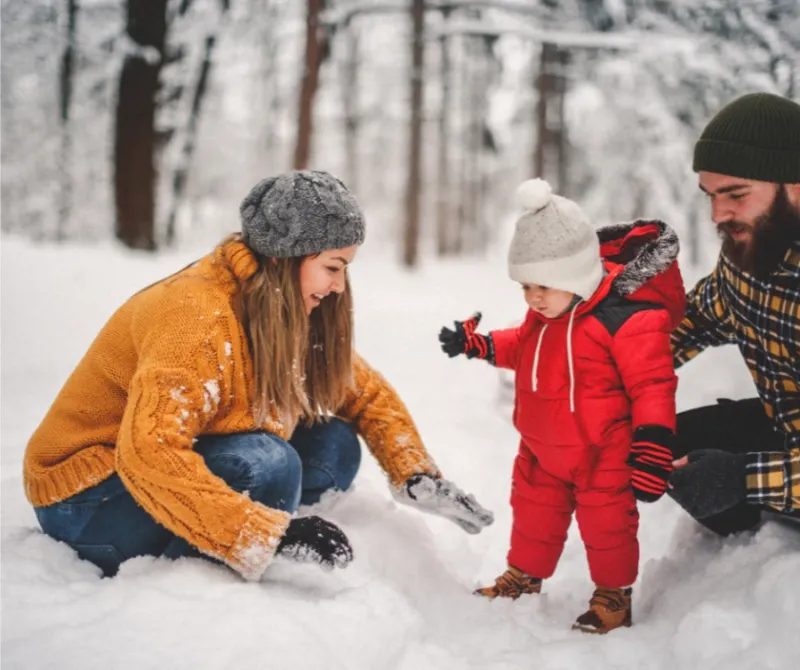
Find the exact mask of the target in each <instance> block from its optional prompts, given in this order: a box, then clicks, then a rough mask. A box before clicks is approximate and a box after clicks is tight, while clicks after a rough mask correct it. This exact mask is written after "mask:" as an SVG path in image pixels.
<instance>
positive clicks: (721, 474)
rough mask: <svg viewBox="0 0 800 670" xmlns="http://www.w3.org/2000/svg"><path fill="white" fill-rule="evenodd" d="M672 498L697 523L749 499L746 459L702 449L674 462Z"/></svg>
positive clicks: (670, 489) (719, 451) (725, 452)
mask: <svg viewBox="0 0 800 670" xmlns="http://www.w3.org/2000/svg"><path fill="white" fill-rule="evenodd" d="M674 465H675V471H674V472H673V473H672V474H671V475H670V478H669V495H670V496H671V497H672V498H673V499H674V500H675V502H677V503H678V504H679V505H680V506H681V507H683V508H684V509H685V510H686V511H687V512H689V514H691V515H692V516H693V517H694V518H695V519H705V518H707V517H710V516H714V515H715V514H719V513H720V512H724V511H725V510H726V509H730V508H731V507H734V506H735V505H738V504H739V503H740V502H742V501H743V500H745V499H746V497H747V488H746V486H745V473H744V469H745V455H744V454H731V453H729V452H727V451H722V450H720V449H699V450H698V451H692V452H690V453H689V455H688V456H687V457H685V458H682V459H679V460H677V461H675V463H674Z"/></svg>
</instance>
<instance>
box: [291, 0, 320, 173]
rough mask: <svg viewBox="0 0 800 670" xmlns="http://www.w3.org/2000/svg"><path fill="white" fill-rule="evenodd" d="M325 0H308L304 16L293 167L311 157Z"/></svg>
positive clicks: (297, 166) (300, 166)
mask: <svg viewBox="0 0 800 670" xmlns="http://www.w3.org/2000/svg"><path fill="white" fill-rule="evenodd" d="M324 4H325V0H308V13H307V17H306V61H305V62H306V65H305V69H304V71H303V83H302V86H301V88H300V113H299V117H298V120H297V143H296V145H295V150H294V169H295V170H302V169H305V168H307V167H308V161H309V158H310V157H311V138H312V134H313V132H314V98H315V97H316V95H317V87H318V85H319V69H320V66H321V65H322V52H323V42H324V38H322V37H321V36H320V34H319V15H320V12H322V9H323V8H324Z"/></svg>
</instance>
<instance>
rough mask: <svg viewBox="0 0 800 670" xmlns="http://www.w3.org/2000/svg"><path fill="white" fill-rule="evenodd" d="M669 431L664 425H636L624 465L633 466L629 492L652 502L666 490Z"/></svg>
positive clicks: (670, 437) (669, 456)
mask: <svg viewBox="0 0 800 670" xmlns="http://www.w3.org/2000/svg"><path fill="white" fill-rule="evenodd" d="M671 443H672V431H671V430H670V429H669V428H666V427H664V426H640V427H639V428H637V429H636V431H635V432H634V434H633V444H631V452H630V455H629V456H628V461H627V463H628V465H629V466H630V467H632V468H633V474H632V475H631V486H632V487H633V495H634V496H635V497H636V499H637V500H641V501H642V502H655V501H656V500H658V499H659V498H660V497H661V496H663V495H664V492H665V491H666V490H667V481H668V480H669V476H670V473H671V472H672V469H673V467H672V449H671V448H670V444H671Z"/></svg>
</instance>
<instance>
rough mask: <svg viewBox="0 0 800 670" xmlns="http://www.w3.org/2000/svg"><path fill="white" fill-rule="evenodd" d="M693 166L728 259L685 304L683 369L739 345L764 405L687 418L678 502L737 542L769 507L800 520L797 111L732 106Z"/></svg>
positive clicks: (768, 103)
mask: <svg viewBox="0 0 800 670" xmlns="http://www.w3.org/2000/svg"><path fill="white" fill-rule="evenodd" d="M693 167H694V170H695V172H697V173H698V175H699V182H700V188H701V190H702V191H703V192H704V193H705V194H706V195H707V196H708V198H709V200H710V201H711V212H712V219H713V221H714V223H715V224H716V226H717V230H718V232H719V234H720V236H721V237H722V252H721V254H720V256H719V260H718V261H717V265H716V267H715V268H714V271H713V272H712V273H711V274H710V275H709V276H708V277H705V278H704V279H702V280H700V282H698V284H697V285H696V286H695V287H694V288H693V289H692V290H691V291H690V292H689V294H688V296H687V298H688V307H687V310H686V316H685V318H684V319H683V321H682V322H681V324H680V325H679V326H678V328H677V329H676V330H675V332H674V333H673V335H672V346H673V354H674V360H675V366H676V367H678V366H680V365H682V364H683V363H685V362H686V361H688V360H690V359H691V358H693V357H694V356H696V355H697V354H699V353H700V352H701V351H703V349H705V348H707V347H714V346H719V345H722V344H736V346H737V347H738V348H739V351H740V352H741V354H742V356H743V357H744V360H745V362H746V364H747V367H748V368H749V370H750V373H751V374H752V376H753V380H754V381H755V384H756V387H757V389H758V395H759V397H758V398H754V399H748V400H741V401H736V402H734V401H731V400H720V401H718V404H717V405H714V406H710V407H701V408H698V409H694V410H690V411H688V412H683V413H682V414H680V415H679V416H678V429H677V435H676V437H675V443H674V446H673V452H674V456H675V458H676V459H678V460H677V461H676V464H675V465H676V469H675V471H674V472H673V474H672V476H671V478H670V485H671V487H672V488H671V490H670V495H671V496H672V497H673V498H674V499H675V500H676V501H677V502H678V503H679V504H680V505H681V506H682V507H683V508H684V509H686V510H687V511H688V512H689V513H690V514H691V515H692V516H693V517H694V518H695V519H697V520H698V521H700V523H702V524H703V525H705V526H706V527H708V528H709V529H711V530H712V531H714V532H716V533H718V534H720V535H728V534H730V533H735V532H739V531H743V530H748V529H751V528H755V527H756V526H757V525H758V523H759V521H760V518H761V513H762V511H764V510H773V511H777V512H779V513H780V514H781V515H785V516H787V517H789V516H792V517H794V516H797V515H800V105H798V104H796V103H795V102H792V101H791V100H788V99H786V98H782V97H780V96H776V95H771V94H767V93H755V94H750V95H745V96H743V97H741V98H739V99H737V100H734V101H733V102H731V103H730V104H728V105H727V106H726V107H725V108H723V109H722V111H720V112H719V113H718V114H717V115H716V116H715V117H714V118H713V119H712V120H711V122H710V123H709V124H708V126H706V128H705V130H704V131H703V133H702V135H701V137H700V140H699V141H698V143H697V145H696V146H695V152H694V165H693Z"/></svg>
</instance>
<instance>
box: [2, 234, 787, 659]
mask: <svg viewBox="0 0 800 670" xmlns="http://www.w3.org/2000/svg"><path fill="white" fill-rule="evenodd" d="M202 253H204V250H200V251H197V252H196V253H188V252H185V251H183V252H181V253H172V254H164V255H159V256H149V255H141V254H135V253H130V252H124V251H121V250H120V249H118V248H117V247H114V246H111V245H105V246H95V247H78V246H65V247H57V246H35V245H33V244H32V243H30V242H26V241H23V240H19V239H15V238H8V237H6V238H4V239H3V241H2V449H1V450H0V452H1V454H2V665H3V668H6V669H8V670H11V669H12V668H25V669H39V668H59V669H64V670H67V669H70V668H81V669H82V670H89V669H91V668H104V669H107V668H137V669H139V668H170V669H172V668H192V669H193V670H196V669H197V668H243V667H258V668H292V670H303V669H305V668H309V669H311V668H315V669H316V668H331V669H333V668H347V669H348V670H355V669H361V668H364V669H370V670H373V669H376V668H381V669H383V668H397V669H401V668H402V669H412V668H413V669H417V668H425V669H434V668H442V669H446V670H453V669H456V668H458V669H460V668H496V669H500V668H537V670H546V669H549V668H552V669H556V668H577V667H596V668H637V669H649V668H654V669H655V668H665V669H667V668H668V669H669V670H675V669H691V668H702V669H703V670H714V669H719V670H722V669H724V670H733V669H750V668H759V669H760V670H767V669H772V668H774V669H776V670H777V669H787V668H792V667H797V665H796V662H797V657H798V654H797V644H796V627H797V625H796V624H797V621H798V617H799V616H800V580H798V577H797V576H798V575H800V533H797V532H796V531H794V530H791V529H788V528H785V527H783V526H780V525H777V524H767V525H765V527H764V528H763V529H762V530H761V531H760V532H758V533H757V534H756V535H755V536H748V537H741V538H736V539H729V540H724V541H723V540H720V539H718V538H715V537H711V536H709V535H708V534H706V533H705V532H702V531H701V530H700V529H699V528H698V527H697V526H696V525H695V524H694V523H693V522H691V521H690V520H689V519H687V518H686V517H685V516H684V515H683V514H682V513H681V511H680V510H679V509H678V508H677V507H676V505H674V503H672V501H670V500H663V501H661V502H659V503H657V504H655V505H651V506H643V507H642V522H641V533H640V539H641V545H642V564H641V575H640V580H639V582H638V583H637V584H636V587H635V600H634V621H635V625H634V626H633V627H632V628H631V629H627V630H620V631H615V632H614V633H612V634H611V635H608V636H605V637H593V636H587V635H582V634H580V633H575V632H573V631H571V630H570V625H571V623H572V621H573V619H574V618H575V616H576V615H578V614H579V613H581V612H582V611H583V609H584V608H585V605H586V602H587V600H588V597H589V596H590V594H591V590H592V584H591V582H590V580H589V575H588V570H587V566H586V560H585V558H584V552H583V547H582V545H581V543H580V540H579V538H578V536H577V532H576V529H575V527H574V525H573V529H572V531H573V532H572V533H571V535H570V539H569V542H568V545H567V547H566V550H565V552H564V555H563V558H562V560H561V563H560V565H559V569H558V572H557V574H556V576H555V577H554V578H553V579H552V580H550V581H549V582H548V583H547V584H546V588H545V590H546V594H545V595H543V596H541V597H529V598H526V599H522V600H519V601H517V602H488V601H486V600H482V599H479V598H476V597H475V596H473V595H471V590H472V589H473V588H474V587H475V586H477V585H479V584H483V583H486V582H488V581H491V580H492V579H493V578H494V577H495V576H496V575H497V574H499V572H500V571H502V570H503V568H504V556H505V552H506V549H507V538H508V534H509V525H510V510H509V507H508V495H509V486H510V469H511V463H512V460H513V457H514V454H515V450H516V445H517V438H516V435H515V431H514V429H513V428H512V426H511V424H510V406H509V405H507V404H504V403H502V402H500V401H499V399H498V395H499V394H498V375H497V372H496V371H495V370H493V369H491V368H490V367H489V366H487V365H485V364H483V363H481V362H475V361H472V362H470V361H466V360H463V359H458V360H449V359H447V358H446V357H445V356H444V355H443V354H442V353H441V352H440V351H439V348H438V343H437V339H436V334H437V332H438V330H439V328H440V327H441V325H443V324H445V323H447V322H449V321H451V320H452V319H455V318H463V317H465V316H467V315H469V314H470V313H471V312H472V311H474V310H475V309H482V310H483V313H484V321H483V325H484V326H486V327H487V328H493V327H500V326H504V325H506V324H507V323H509V322H510V321H512V320H514V319H516V318H518V317H519V316H521V315H522V313H523V303H522V299H521V296H520V295H519V290H518V289H516V288H515V287H514V286H513V285H512V284H511V282H510V281H508V280H507V279H506V278H505V275H504V267H503V263H502V261H497V262H477V261H469V262H467V261H459V262H452V263H433V262H431V263H429V264H427V265H426V266H425V267H423V268H422V269H421V270H420V271H419V272H416V273H413V274H412V273H406V272H404V271H402V270H400V269H397V266H396V263H395V262H394V259H392V258H389V257H387V256H385V255H380V254H377V253H373V252H372V251H370V250H369V249H364V250H362V253H361V256H360V257H359V258H358V260H357V262H356V263H355V265H354V266H353V268H352V273H353V285H354V288H355V294H356V314H357V318H356V323H357V344H358V348H359V350H360V351H361V353H362V354H364V356H365V357H366V358H367V359H368V360H370V361H371V362H372V364H373V365H375V366H376V367H378V368H379V369H380V370H381V371H382V372H383V373H384V374H385V375H386V376H387V377H388V378H389V379H390V380H391V381H392V383H393V384H394V385H395V386H396V387H397V388H398V390H399V391H400V393H401V395H402V397H403V398H404V400H405V401H406V403H407V404H408V406H409V407H410V409H411V411H412V414H413V415H414V417H415V419H416V421H417V423H418V425H419V428H420V430H421V432H422V435H423V437H424V438H425V441H426V443H427V445H428V448H429V450H430V451H431V453H432V454H433V455H434V457H435V458H436V459H437V461H438V463H439V465H440V467H441V468H442V470H443V472H444V473H445V474H446V476H448V477H450V478H452V479H454V480H455V481H456V482H457V483H458V484H459V485H461V486H462V487H463V488H465V489H467V490H469V491H471V492H473V493H475V494H476V496H477V498H478V499H479V500H480V501H481V502H482V503H483V504H484V505H486V506H487V507H490V508H491V509H493V510H494V512H495V515H496V522H495V524H494V526H492V527H491V528H489V529H488V530H486V531H484V532H483V533H482V534H480V535H478V536H476V537H472V536H468V535H466V534H465V533H463V532H462V531H461V530H460V529H459V528H458V527H456V526H455V525H453V524H450V523H449V522H446V521H444V520H440V519H436V518H431V517H429V516H424V515H422V514H421V513H419V512H416V511H414V510H411V509H409V508H405V507H400V506H398V505H396V504H395V503H394V502H393V501H392V500H391V498H390V496H389V494H388V491H387V488H386V484H385V480H384V478H383V476H382V475H381V473H380V472H379V470H378V469H377V467H376V466H375V464H374V462H373V461H372V460H371V459H369V458H366V459H365V460H364V466H363V468H362V471H361V473H360V474H359V476H358V478H357V480H356V486H355V489H354V490H353V491H351V492H349V493H347V494H345V495H342V496H339V497H338V498H335V499H328V500H324V501H323V502H322V503H321V504H320V505H319V508H320V509H319V511H318V513H319V514H321V515H323V516H326V517H328V518H330V519H331V520H333V521H334V522H336V523H338V524H339V525H341V527H342V528H343V529H344V530H345V531H346V532H347V534H348V535H349V537H350V539H351V541H352V544H353V547H354V550H355V555H356V560H355V561H354V563H353V564H352V565H351V566H350V567H349V568H348V569H347V570H345V571H339V572H336V573H333V574H328V573H323V572H321V571H320V570H318V569H317V568H316V567H314V566H308V565H302V566H301V565H297V564H291V563H286V562H280V563H276V564H274V565H273V566H272V567H271V568H270V570H269V573H268V575H269V578H268V579H267V580H266V581H264V582H263V583H260V584H248V583H244V582H242V581H241V580H240V579H238V578H237V577H236V576H235V575H234V574H232V573H230V572H228V571H227V570H226V569H224V568H221V567H217V566H215V565H211V564H209V563H206V562H204V561H202V560H190V559H185V560H182V561H179V562H174V563H173V562H169V561H166V560H161V559H152V558H139V559H135V560H133V561H130V562H128V563H127V564H125V565H124V566H123V568H122V570H121V572H120V574H119V576H118V577H116V578H114V579H101V578H100V577H99V571H98V569H96V568H95V567H93V566H92V565H90V564H89V563H86V562H83V561H80V560H78V559H77V557H76V556H75V554H74V553H73V552H72V551H71V550H70V549H69V548H68V547H66V546H65V545H63V544H59V543H57V542H55V541H53V540H51V539H49V538H47V537H45V536H44V535H43V534H42V533H41V532H40V531H39V529H38V527H37V525H36V521H35V517H34V515H33V512H32V510H31V508H30V507H29V505H28V503H27V502H26V501H25V498H24V495H23V491H22V486H21V476H20V471H21V462H22V454H23V451H24V448H25V443H26V441H27V438H28V436H29V435H30V433H31V432H32V431H33V430H34V429H35V427H36V425H37V423H38V422H39V421H40V420H41V418H42V416H43V415H44V413H45V412H46V410H47V408H48V406H49V404H50V403H51V402H52V400H53V398H54V397H55V395H56V393H57V391H58V389H59V388H60V386H61V384H62V383H63V382H64V380H65V379H66V377H67V375H68V374H69V373H70V372H71V370H72V368H73V367H74V365H75V364H76V363H77V361H78V360H79V358H80V357H81V356H82V354H83V352H84V351H85V349H86V347H87V346H88V344H89V343H90V341H91V339H92V338H93V336H94V334H95V333H96V331H97V330H98V329H99V328H100V326H102V324H103V322H104V321H105V320H106V319H107V318H108V316H109V315H110V314H111V312H112V311H113V310H114V309H115V308H116V307H117V306H118V305H119V304H121V302H122V301H123V300H124V299H125V298H126V297H127V296H128V295H130V294H131V293H133V292H134V291H136V290H137V289H139V288H141V287H142V286H144V285H146V284H148V283H149V282H151V281H153V280H155V279H157V278H159V277H160V276H163V275H166V274H168V273H170V272H172V271H174V270H175V269H177V268H179V267H181V266H182V265H183V264H185V263H186V262H188V261H189V260H191V259H192V258H194V257H196V256H199V255H201V254H202ZM753 393H754V389H753V387H752V383H751V382H750V380H749V377H748V375H747V373H746V371H745V369H744V366H743V365H742V364H741V362H740V361H739V360H738V356H737V355H736V352H735V351H732V350H728V351H714V352H707V353H706V354H704V355H703V356H702V357H701V358H700V359H698V360H697V361H694V362H693V363H691V364H690V365H689V366H688V367H687V368H686V369H685V372H684V371H682V373H681V385H680V398H679V402H680V407H681V408H688V407H692V406H696V405H699V404H702V403H708V402H713V401H714V399H715V398H716V397H719V396H727V397H745V396H749V395H753Z"/></svg>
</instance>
